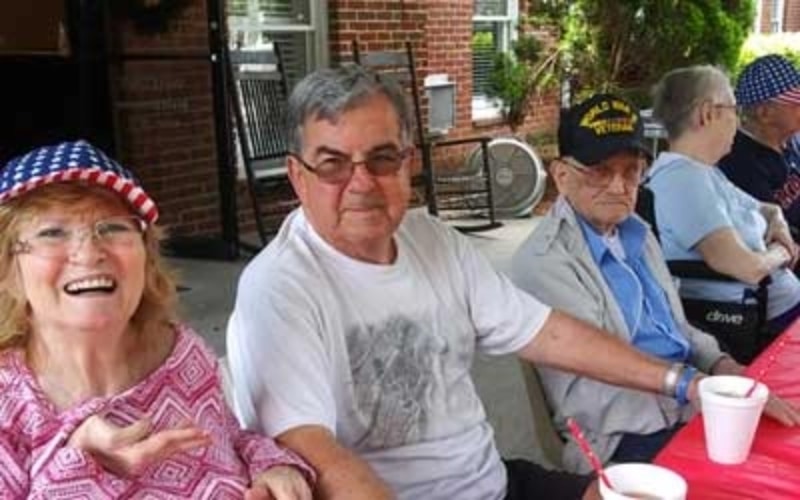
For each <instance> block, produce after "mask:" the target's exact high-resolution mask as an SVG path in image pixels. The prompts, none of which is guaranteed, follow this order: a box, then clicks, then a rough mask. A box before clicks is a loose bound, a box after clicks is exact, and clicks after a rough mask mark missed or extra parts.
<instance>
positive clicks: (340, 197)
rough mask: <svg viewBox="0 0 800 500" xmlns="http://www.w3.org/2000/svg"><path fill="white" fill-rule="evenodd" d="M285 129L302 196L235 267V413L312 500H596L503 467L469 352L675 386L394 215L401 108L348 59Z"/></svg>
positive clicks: (400, 185) (560, 481)
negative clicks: (276, 448)
mask: <svg viewBox="0 0 800 500" xmlns="http://www.w3.org/2000/svg"><path fill="white" fill-rule="evenodd" d="M288 122H289V123H288V132H289V134H290V144H291V151H292V153H291V154H290V156H289V157H288V160H287V166H288V172H289V178H290V180H291V182H292V185H293V187H294V189H295V191H296V193H297V195H298V197H299V199H300V201H301V204H302V206H301V208H300V209H298V210H296V211H295V212H293V213H292V214H291V215H290V216H289V217H288V218H287V220H286V221H285V222H284V224H283V226H282V227H281V229H280V231H279V233H278V235H277V236H276V237H275V239H274V240H273V241H272V242H271V243H270V244H269V245H268V246H267V248H265V249H264V250H263V251H262V252H261V253H260V254H259V255H258V256H257V257H255V259H254V260H253V261H252V262H251V263H250V264H249V265H248V267H247V269H246V270H245V271H244V273H243V275H242V277H241V280H240V283H239V288H238V293H237V298H236V306H235V309H234V312H233V314H232V316H231V318H230V322H229V327H228V353H229V357H230V362H231V368H232V373H233V381H234V400H235V404H236V406H237V409H238V412H239V414H240V417H241V418H242V420H243V422H244V423H245V424H246V425H247V426H248V427H250V428H252V429H257V430H260V431H264V432H267V433H269V434H271V435H275V436H277V438H278V440H279V441H280V442H281V443H283V444H284V445H286V446H288V447H290V448H292V449H293V450H295V451H296V452H298V453H300V454H301V455H302V456H303V457H304V458H305V459H306V460H307V461H308V462H309V463H311V464H312V465H313V466H314V467H315V468H316V470H317V471H318V473H319V480H318V483H317V491H316V492H315V493H316V497H315V498H321V499H326V500H327V499H333V500H338V499H347V500H361V499H364V500H381V499H388V498H395V497H396V498H400V499H414V500H420V499H424V500H437V499H446V500H456V499H457V500H502V499H523V498H524V499H529V498H547V499H557V498H579V497H581V496H582V495H585V496H584V497H585V498H594V497H595V496H596V489H595V488H594V487H590V488H589V489H588V491H586V488H587V484H588V482H589V480H588V478H586V477H583V476H574V475H569V474H565V473H560V474H559V473H550V472H547V471H544V470H543V469H541V468H539V467H537V466H535V465H534V464H531V463H528V462H524V461H509V462H505V463H504V462H503V461H502V460H501V458H500V456H499V454H498V452H497V449H496V446H495V443H494V438H493V434H492V430H491V428H490V426H489V424H488V422H487V420H486V415H485V412H484V409H483V406H482V404H481V401H480V399H479V398H478V395H477V393H476V391H475V387H474V384H473V382H472V380H471V378H470V367H471V366H472V360H473V357H474V355H475V352H476V350H480V351H482V352H485V353H489V354H493V355H499V354H505V353H516V354H517V355H518V356H520V357H521V358H523V359H525V360H528V361H531V362H534V363H540V364H542V365H546V366H551V367H556V368H561V369H564V370H570V371H575V372H578V373H581V374H584V375H586V376H589V377H593V378H596V379H600V380H603V381H606V382H608V383H612V384H623V385H626V386H629V387H632V388H637V389H641V390H646V391H654V392H655V391H662V390H665V391H666V392H668V393H670V395H674V390H675V387H674V384H670V383H669V381H670V380H671V377H670V367H669V365H668V364H667V363H665V362H663V361H658V360H656V359H654V358H651V357H649V356H647V355H645V354H642V353H640V352H638V351H636V350H634V349H631V348H630V346H629V345H627V344H626V343H625V342H623V341H621V340H619V339H618V338H616V337H613V336H610V335H606V334H604V333H603V332H601V331H600V330H597V329H595V328H593V327H591V326H589V325H588V324H586V323H583V322H581V321H579V320H576V319H574V318H572V317H570V316H568V315H566V314H563V313H560V312H558V311H555V310H552V309H550V308H549V307H548V306H546V305H544V304H542V303H540V302H539V301H538V300H536V299H535V298H534V297H532V296H531V295H528V294H527V293H525V292H522V291H520V290H518V289H517V288H515V287H514V285H512V284H511V282H510V281H509V280H508V279H506V278H505V277H503V276H501V275H500V274H498V273H496V272H495V271H494V270H493V269H492V268H491V266H490V264H489V263H488V262H487V260H486V259H485V258H484V257H483V256H482V255H481V254H480V253H479V252H477V251H476V250H475V249H474V248H473V247H472V245H471V244H470V243H469V242H468V241H467V239H466V238H464V237H463V236H462V235H460V234H459V233H457V232H456V231H454V230H452V229H450V228H448V227H447V226H445V225H444V224H442V223H441V222H439V221H438V220H437V219H435V218H432V217H430V216H428V215H427V214H423V213H417V212H415V211H414V212H407V207H408V201H409V198H410V195H411V184H410V177H411V163H412V161H411V157H412V155H413V151H414V146H413V142H412V140H411V128H412V119H411V115H410V113H409V111H408V108H407V104H406V101H405V98H404V96H403V95H402V93H401V91H399V90H398V89H397V88H396V87H395V86H393V85H392V84H390V83H388V82H386V81H383V80H378V79H376V78H374V76H372V75H371V74H369V73H367V72H365V71H364V70H363V69H361V68H359V67H357V66H350V67H345V68H340V69H335V70H321V71H318V72H315V73H312V74H311V75H308V76H307V77H306V78H304V79H303V80H302V81H301V82H300V83H299V84H298V85H297V87H296V88H295V89H294V91H293V93H292V95H291V97H290V100H289V107H288ZM598 353H602V355H598ZM665 380H666V381H667V382H668V383H667V384H665ZM665 385H666V387H665ZM690 385H691V389H690V391H689V395H690V397H694V395H695V392H696V389H695V381H692V382H691V384H690ZM509 397H510V398H513V397H515V396H514V395H509Z"/></svg>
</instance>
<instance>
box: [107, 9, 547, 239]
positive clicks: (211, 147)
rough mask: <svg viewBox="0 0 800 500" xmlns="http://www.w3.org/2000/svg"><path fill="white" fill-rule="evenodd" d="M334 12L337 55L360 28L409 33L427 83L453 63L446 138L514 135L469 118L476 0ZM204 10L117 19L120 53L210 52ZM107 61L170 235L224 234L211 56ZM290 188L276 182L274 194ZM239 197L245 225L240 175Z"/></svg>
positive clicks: (132, 160) (368, 34)
mask: <svg viewBox="0 0 800 500" xmlns="http://www.w3.org/2000/svg"><path fill="white" fill-rule="evenodd" d="M521 7H523V8H524V5H523V6H521ZM328 12H329V15H330V20H329V37H330V38H329V43H330V56H331V61H332V64H337V63H338V62H340V61H346V60H349V59H350V58H351V46H350V43H351V40H353V39H354V38H358V40H359V41H360V43H361V44H362V47H363V49H364V50H366V51H372V50H386V49H392V48H400V47H402V46H403V44H404V43H405V41H406V40H410V41H412V44H413V47H414V53H415V57H416V59H417V67H418V73H419V76H420V85H421V84H422V81H423V80H424V77H425V76H426V75H428V74H430V73H447V74H448V75H450V79H451V80H453V81H455V82H456V93H457V94H456V95H457V110H456V111H457V114H456V126H455V129H453V130H451V132H450V133H449V135H448V137H449V138H457V137H466V136H471V135H492V136H498V135H510V130H509V129H508V127H507V126H505V125H504V124H503V123H502V120H497V121H493V122H490V123H473V121H472V109H471V93H472V77H471V48H470V40H471V34H472V21H471V18H472V1H471V0H436V1H435V2H434V1H426V0H404V1H400V2H398V1H389V0H330V2H329V5H328ZM206 19H207V16H206V12H205V0H192V3H191V5H190V6H189V7H188V8H187V9H186V10H184V11H183V12H182V13H181V15H180V16H179V18H178V19H176V20H174V22H173V24H172V25H171V27H170V29H169V30H168V32H166V33H164V34H155V35H153V34H140V33H138V32H136V31H135V30H134V29H133V26H132V25H131V23H130V22H129V21H127V20H124V19H114V20H112V25H111V32H112V33H113V38H114V40H113V41H112V45H113V46H115V47H116V50H119V51H121V52H123V53H132V52H135V53H143V52H159V53H164V52H169V51H179V52H182V53H194V54H201V53H205V52H207V50H208V41H207V29H206ZM110 71H111V81H112V89H113V92H112V93H113V97H112V100H113V109H114V122H115V135H116V143H117V146H118V156H119V157H120V159H121V160H122V161H123V163H124V164H125V165H127V166H128V167H130V168H131V169H132V170H134V171H135V172H136V174H137V175H138V176H139V177H140V178H141V180H142V182H143V184H144V186H145V188H146V189H147V190H148V192H150V193H151V195H152V196H153V197H154V198H155V199H156V201H157V202H158V204H159V206H160V209H161V213H162V221H163V222H164V223H165V224H166V225H167V226H169V229H170V233H171V234H172V235H173V236H176V237H184V236H211V235H218V234H220V232H221V227H220V223H221V221H220V214H219V192H218V178H217V175H218V174H217V158H216V150H215V136H214V122H213V112H212V88H211V73H210V65H209V64H208V63H207V62H206V61H203V60H182V61H130V60H129V61H125V62H121V63H116V64H112V65H111V69H110ZM421 94H422V95H423V97H424V92H422V93H421ZM557 115H558V106H557V102H556V99H555V96H546V97H544V98H541V99H539V100H538V101H537V102H536V103H535V106H534V113H532V114H531V116H529V118H528V119H527V120H526V122H525V124H524V125H523V126H522V127H521V128H520V130H519V131H518V132H517V135H518V136H521V137H525V136H526V135H528V134H531V133H533V134H538V133H548V131H549V132H552V130H553V128H554V127H555V125H556V118H557ZM549 151H551V150H548V149H547V148H546V149H545V151H544V154H545V156H547V155H548V154H549ZM448 153H451V152H449V151H448ZM464 153H466V151H464ZM448 156H449V157H452V156H453V155H452V154H448ZM286 194H287V191H286V189H283V190H276V191H275V194H274V196H271V198H274V199H275V200H278V199H284V198H285V197H286ZM237 199H238V205H239V222H240V227H241V230H242V231H243V232H247V231H250V230H252V228H253V224H252V212H251V210H250V205H249V200H248V198H247V196H246V192H245V190H244V188H243V184H242V183H240V184H239V186H237Z"/></svg>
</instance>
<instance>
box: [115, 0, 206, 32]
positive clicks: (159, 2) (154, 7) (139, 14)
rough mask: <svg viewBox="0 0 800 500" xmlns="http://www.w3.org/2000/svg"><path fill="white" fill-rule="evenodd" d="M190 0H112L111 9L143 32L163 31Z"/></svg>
mask: <svg viewBox="0 0 800 500" xmlns="http://www.w3.org/2000/svg"><path fill="white" fill-rule="evenodd" d="M189 2H190V0H112V2H111V9H112V11H113V12H114V13H115V14H117V15H119V16H122V17H124V18H126V19H130V20H131V21H133V25H134V27H135V28H136V29H137V30H138V31H140V32H143V33H163V32H165V31H167V29H168V28H169V25H170V22H171V21H172V20H173V19H174V18H176V17H177V16H178V14H179V13H180V12H181V11H182V10H183V9H184V8H186V6H187V5H189Z"/></svg>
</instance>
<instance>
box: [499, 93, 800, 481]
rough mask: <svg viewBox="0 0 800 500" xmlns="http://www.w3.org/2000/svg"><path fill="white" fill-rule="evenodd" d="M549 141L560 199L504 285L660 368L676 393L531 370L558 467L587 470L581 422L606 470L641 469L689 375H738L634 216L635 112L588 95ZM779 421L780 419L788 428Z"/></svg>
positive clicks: (638, 167)
mask: <svg viewBox="0 0 800 500" xmlns="http://www.w3.org/2000/svg"><path fill="white" fill-rule="evenodd" d="M558 141H559V149H560V153H561V157H560V158H559V159H557V160H555V161H554V162H553V165H552V167H551V168H552V174H553V179H554V180H555V183H556V186H557V187H558V191H559V193H560V194H559V198H558V200H557V201H556V203H555V204H554V206H553V207H552V208H551V210H550V212H549V213H548V214H547V215H546V216H545V218H544V219H543V220H542V222H541V223H540V224H539V225H538V226H537V228H536V230H534V232H533V233H532V234H531V235H530V237H529V238H528V239H527V240H526V241H525V242H524V243H523V244H522V246H521V247H520V248H519V250H518V251H517V252H516V254H515V255H514V258H513V263H512V266H513V267H512V269H513V271H512V273H513V275H512V277H513V279H514V281H515V282H516V284H517V285H518V286H519V287H521V288H522V289H524V290H526V291H528V292H531V293H535V294H536V296H537V297H539V298H540V299H541V300H543V301H544V302H545V303H547V304H550V305H551V306H553V307H555V308H558V309H560V310H563V311H566V312H568V313H569V314H571V315H573V316H575V317H578V318H580V319H583V320H585V321H587V322H589V323H591V324H592V325H594V326H596V327H598V328H601V329H603V330H606V331H608V332H611V334H610V335H613V336H616V337H617V338H619V339H621V340H623V341H624V342H627V343H630V344H631V345H633V347H635V348H636V349H638V350H640V351H641V352H644V353H647V354H649V355H651V356H655V357H657V358H660V359H662V360H664V361H665V362H668V363H670V364H671V369H670V373H671V376H670V377H668V378H667V379H665V383H666V384H668V385H670V386H671V387H670V388H669V389H668V390H665V392H666V393H674V394H675V395H676V397H675V398H671V397H667V396H664V395H659V394H653V393H644V392H640V391H634V390H630V389H625V388H622V387H618V386H613V385H609V384H606V383H604V382H601V381H599V380H596V379H593V378H590V377H586V376H581V375H577V374H573V373H567V372H564V371H561V370H557V369H553V368H550V367H537V368H538V370H539V373H540V375H541V378H542V382H543V385H544V388H545V392H546V395H547V399H548V401H549V402H550V404H551V406H552V408H551V409H552V411H553V418H554V421H555V424H556V427H557V428H558V429H559V431H560V432H561V435H562V437H563V439H564V440H565V441H566V446H565V447H564V453H563V465H564V467H565V468H566V469H567V470H570V471H573V472H586V471H587V470H588V468H589V467H588V464H587V463H586V461H585V460H584V459H583V458H582V457H581V454H580V451H579V448H578V445H577V443H576V442H575V441H574V440H573V439H572V437H571V435H570V433H569V432H568V430H567V426H566V419H567V417H569V416H578V417H579V418H580V420H581V423H582V425H583V427H584V433H585V434H586V436H587V437H588V438H589V440H590V441H591V443H592V446H593V448H594V449H595V451H596V452H597V454H598V455H599V456H600V458H601V459H602V460H603V461H604V462H607V461H614V462H627V461H648V460H650V459H652V457H653V456H654V455H655V454H656V452H657V451H658V450H659V449H660V448H661V447H662V446H663V445H664V444H665V443H666V442H667V440H668V439H669V438H670V437H671V436H672V434H673V433H674V432H675V431H676V430H677V429H678V428H679V427H680V426H681V425H682V423H683V422H685V421H686V419H687V418H688V417H689V416H690V415H691V414H692V411H693V410H692V408H691V406H690V405H687V404H686V403H687V400H686V390H687V386H688V383H689V381H690V380H691V379H692V378H693V376H694V375H695V374H696V373H697V371H698V370H700V371H703V372H706V373H714V374H723V373H727V374H736V373H740V372H741V371H742V366H741V365H739V364H738V363H736V362H735V361H734V360H733V359H732V358H730V357H729V356H728V355H726V354H725V353H724V352H722V351H720V349H719V346H718V345H717V342H716V340H715V339H714V338H713V337H711V336H710V335H708V334H706V333H704V332H702V331H700V330H698V329H696V328H694V327H692V326H691V325H689V323H688V322H687V321H686V318H685V316H684V313H683V309H682V307H681V303H680V299H679V298H678V294H677V292H676V290H675V288H674V286H673V283H672V281H671V278H670V275H669V271H668V270H667V268H666V265H665V262H664V257H663V255H662V253H661V250H660V249H659V245H658V242H657V241H656V239H655V237H654V236H653V234H652V232H651V231H650V229H649V228H648V226H647V225H646V224H645V223H644V222H643V221H642V220H641V219H640V218H639V217H638V216H636V215H635V214H633V210H634V207H635V205H636V195H637V189H638V185H639V181H640V178H641V174H642V170H643V169H644V168H645V165H646V163H647V159H648V151H647V149H646V148H645V146H644V143H643V127H642V122H641V119H640V116H639V112H638V110H637V109H636V108H635V107H634V106H633V105H632V104H630V103H629V102H627V101H625V100H623V99H621V98H619V97H616V96H613V95H608V94H599V95H595V96H594V97H592V98H590V99H588V100H587V101H585V102H583V103H581V104H578V105H576V106H575V107H573V108H572V109H571V110H569V111H568V112H567V114H566V115H565V116H564V117H563V119H562V121H561V124H560V126H559V131H558ZM565 333H566V334H567V336H568V335H569V333H568V332H565ZM602 355H603V354H602V353H598V356H602ZM780 406H783V405H782V403H780ZM773 410H776V411H778V412H779V413H780V412H782V411H784V410H786V408H782V409H779V408H776V407H775V405H773ZM787 411H788V413H786V414H784V417H785V420H784V421H785V422H786V423H792V422H794V421H796V420H797V414H795V413H794V412H793V410H792V409H791V408H789V409H788V410H787Z"/></svg>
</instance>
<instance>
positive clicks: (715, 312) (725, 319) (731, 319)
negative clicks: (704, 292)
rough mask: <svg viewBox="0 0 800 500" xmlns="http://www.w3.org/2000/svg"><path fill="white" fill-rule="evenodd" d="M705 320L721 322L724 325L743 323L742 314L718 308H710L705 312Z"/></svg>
mask: <svg viewBox="0 0 800 500" xmlns="http://www.w3.org/2000/svg"><path fill="white" fill-rule="evenodd" d="M705 320H706V321H708V322H709V323H722V324H726V325H736V326H740V325H742V324H743V323H744V315H743V314H731V313H726V312H722V311H720V310H719V309H712V310H711V311H708V312H707V313H706V317H705Z"/></svg>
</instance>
